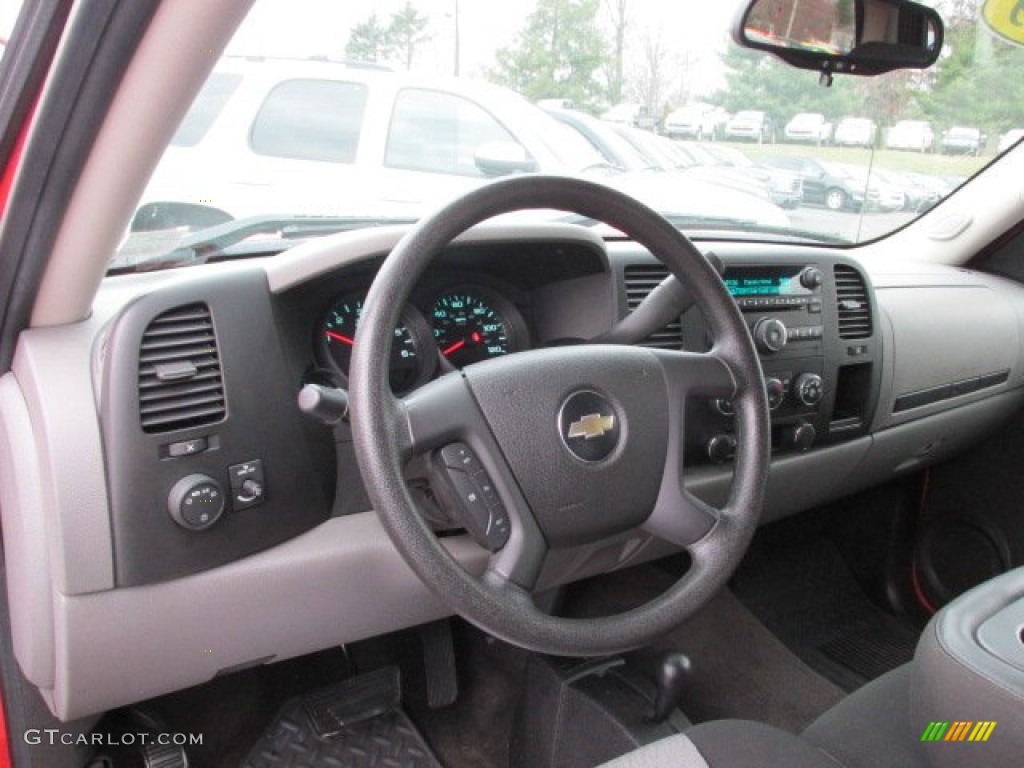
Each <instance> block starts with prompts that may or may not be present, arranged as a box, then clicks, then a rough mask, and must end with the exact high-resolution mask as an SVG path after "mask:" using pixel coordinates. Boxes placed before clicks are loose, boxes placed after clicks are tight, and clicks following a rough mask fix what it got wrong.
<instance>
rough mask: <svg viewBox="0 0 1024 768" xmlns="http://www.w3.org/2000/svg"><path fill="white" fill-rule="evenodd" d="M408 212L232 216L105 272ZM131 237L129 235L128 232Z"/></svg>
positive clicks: (198, 260) (294, 239) (275, 242)
mask: <svg viewBox="0 0 1024 768" xmlns="http://www.w3.org/2000/svg"><path fill="white" fill-rule="evenodd" d="M415 222H416V218H414V217H409V216H401V217H400V216H395V217H389V216H300V215H287V214H286V215H280V214H268V215H262V216H250V217H248V218H244V219H234V220H232V221H228V222H225V223H223V224H217V225H215V226H212V227H207V228H205V229H201V230H199V231H197V232H193V233H191V234H188V235H185V236H184V237H182V238H181V239H179V240H178V241H177V244H176V245H175V247H174V248H173V249H172V250H170V251H167V252H165V253H157V254H152V255H148V254H147V255H144V256H142V257H141V258H138V259H132V258H130V257H129V258H124V257H123V256H122V255H121V254H119V255H118V256H117V257H115V258H114V260H113V261H112V262H111V264H110V267H109V269H108V270H107V271H108V274H120V273H124V272H142V271H149V270H157V269H170V268H173V267H182V266H191V265H194V264H206V263H207V262H211V261H222V260H225V259H229V258H233V257H235V256H250V255H253V252H252V251H251V250H245V251H239V252H238V253H237V254H234V253H231V252H230V251H229V249H230V248H231V247H232V246H234V245H238V244H239V243H241V242H242V241H244V240H247V239H248V238H250V237H253V236H254V235H273V236H275V237H272V238H270V239H269V240H267V241H266V245H267V248H265V249H262V250H263V252H266V251H268V250H272V251H275V252H279V251H283V250H287V249H288V248H290V247H291V246H293V245H298V244H299V243H300V242H303V241H305V240H308V239H309V238H313V237H321V236H323V235H330V234H335V233H337V232H347V231H349V230H353V229H366V228H368V227H384V226H390V225H399V224H413V223H415ZM129 237H130V236H129Z"/></svg>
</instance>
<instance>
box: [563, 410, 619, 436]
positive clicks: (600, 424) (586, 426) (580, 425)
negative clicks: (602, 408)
mask: <svg viewBox="0 0 1024 768" xmlns="http://www.w3.org/2000/svg"><path fill="white" fill-rule="evenodd" d="M613 429H615V415H614V414H612V415H610V416H602V415H601V414H600V413H588V414H587V415H586V416H583V417H581V418H580V420H579V421H574V422H573V423H572V424H570V425H569V433H568V434H567V435H566V438H567V439H569V440H571V439H572V438H574V437H582V438H583V439H584V440H590V439H592V438H595V437H601V436H602V435H604V433H605V432H611V431H612V430H613Z"/></svg>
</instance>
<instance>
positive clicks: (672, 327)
mask: <svg viewBox="0 0 1024 768" xmlns="http://www.w3.org/2000/svg"><path fill="white" fill-rule="evenodd" d="M624 277H625V283H626V305H627V307H628V308H629V311H630V312H632V311H633V310H634V309H636V308H637V307H638V306H639V305H640V302H641V301H643V300H644V299H645V298H647V294H649V293H650V292H651V291H653V290H654V289H655V288H656V287H657V286H658V284H659V283H660V282H661V281H662V280H664V279H665V278H666V277H668V269H667V268H666V267H665V266H664V265H662V264H629V265H627V266H626V269H625V272H624ZM640 344H641V346H644V347H657V348H659V349H676V350H678V349H681V348H682V344H683V328H682V324H681V323H680V321H679V320H674V321H672V322H671V323H669V324H668V325H666V326H665V327H664V328H662V329H661V330H660V331H656V332H654V333H652V334H651V335H650V336H648V337H647V338H646V339H644V340H643V341H642V342H640Z"/></svg>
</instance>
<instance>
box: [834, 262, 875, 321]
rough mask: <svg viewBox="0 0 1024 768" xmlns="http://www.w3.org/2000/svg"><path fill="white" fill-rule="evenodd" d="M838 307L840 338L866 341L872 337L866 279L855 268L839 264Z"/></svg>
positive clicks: (837, 275)
mask: <svg viewBox="0 0 1024 768" xmlns="http://www.w3.org/2000/svg"><path fill="white" fill-rule="evenodd" d="M835 276H836V306H837V308H838V311H839V338H841V339H866V338H868V337H869V336H871V332H872V329H871V303H870V302H869V301H868V291H867V286H866V285H865V283H864V278H863V277H862V276H861V274H860V272H858V271H857V270H856V269H854V268H853V267H848V266H846V265H845V264H837V265H836V267H835Z"/></svg>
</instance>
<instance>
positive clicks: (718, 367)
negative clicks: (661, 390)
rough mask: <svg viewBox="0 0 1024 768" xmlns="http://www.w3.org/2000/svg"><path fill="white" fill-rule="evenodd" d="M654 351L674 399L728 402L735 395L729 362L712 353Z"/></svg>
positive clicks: (734, 380)
mask: <svg viewBox="0 0 1024 768" xmlns="http://www.w3.org/2000/svg"><path fill="white" fill-rule="evenodd" d="M654 351H655V353H656V354H657V356H658V359H659V360H660V361H661V365H662V367H663V369H664V371H665V377H666V378H667V379H668V388H669V392H670V393H672V395H673V396H676V397H682V398H686V397H707V398H725V399H728V398H732V397H733V396H734V395H735V394H736V376H735V375H734V374H733V371H732V368H731V367H730V365H729V363H727V362H726V361H725V359H724V358H723V357H721V356H720V355H718V354H716V353H715V352H713V351H712V352H676V351H673V350H669V349H657V350H654Z"/></svg>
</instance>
